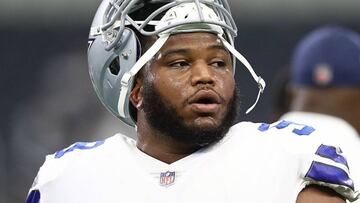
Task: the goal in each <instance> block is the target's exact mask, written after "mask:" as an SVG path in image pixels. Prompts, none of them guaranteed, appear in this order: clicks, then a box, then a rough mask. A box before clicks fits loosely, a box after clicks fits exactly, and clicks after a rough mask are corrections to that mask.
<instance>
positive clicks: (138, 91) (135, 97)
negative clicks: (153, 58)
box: [129, 78, 143, 110]
mask: <svg viewBox="0 0 360 203" xmlns="http://www.w3.org/2000/svg"><path fill="white" fill-rule="evenodd" d="M142 91H143V82H142V80H141V79H140V78H137V79H136V81H135V85H134V88H133V89H132V91H131V93H130V98H129V99H130V102H131V104H132V105H133V106H134V107H135V108H136V109H137V110H141V109H142V107H143V96H142Z"/></svg>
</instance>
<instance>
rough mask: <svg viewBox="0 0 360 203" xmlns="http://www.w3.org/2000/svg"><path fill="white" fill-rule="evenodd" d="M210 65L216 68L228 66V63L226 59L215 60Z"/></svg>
mask: <svg viewBox="0 0 360 203" xmlns="http://www.w3.org/2000/svg"><path fill="white" fill-rule="evenodd" d="M210 65H211V66H213V67H215V68H224V67H226V66H227V63H225V62H224V61H214V62H212V63H211V64H210Z"/></svg>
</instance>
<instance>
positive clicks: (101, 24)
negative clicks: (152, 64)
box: [88, 0, 265, 127]
mask: <svg viewBox="0 0 360 203" xmlns="http://www.w3.org/2000/svg"><path fill="white" fill-rule="evenodd" d="M199 31H201V32H212V33H215V34H217V35H218V37H219V38H220V39H221V40H222V42H223V44H224V46H225V47H226V48H227V49H228V50H229V51H230V52H231V53H232V54H233V56H234V60H233V61H234V64H233V67H234V68H235V61H236V60H235V57H236V58H237V59H239V60H240V61H241V62H242V63H243V64H244V65H245V67H246V68H247V69H248V70H249V71H250V73H251V75H252V77H253V78H254V79H255V81H256V82H257V83H258V85H259V93H258V97H257V99H256V102H255V104H254V105H253V106H252V107H250V108H249V109H248V111H247V112H249V111H251V110H252V109H253V108H254V106H255V105H256V103H257V101H258V99H259V96H260V93H262V92H263V90H264V88H265V81H264V80H263V79H262V78H261V77H259V76H257V75H256V73H255V72H254V71H253V69H252V67H251V65H250V64H249V63H248V61H247V60H246V59H245V58H244V57H243V56H242V55H241V54H240V53H239V52H237V51H236V49H235V48H234V38H235V37H236V35H237V28H236V25H235V22H234V20H233V18H232V16H231V12H230V7H229V5H228V3H227V1H226V0H103V2H102V3H101V4H100V6H99V8H98V10H97V12H96V15H95V17H94V20H93V23H92V26H91V30H90V35H89V48H88V63H89V72H90V77H91V81H92V84H93V86H94V89H95V91H96V93H97V95H98V97H99V98H100V100H101V102H102V103H103V104H104V106H105V107H106V108H107V109H108V110H109V111H110V112H112V113H113V114H114V115H115V116H116V117H118V118H119V119H120V120H122V121H123V122H125V123H126V124H128V125H130V126H133V127H134V126H135V122H136V121H134V118H133V117H132V115H131V113H130V108H131V104H129V95H130V92H131V90H132V86H133V81H134V78H135V76H136V74H137V73H138V71H139V70H140V69H141V68H142V67H143V66H144V65H145V64H146V63H147V62H148V61H149V60H150V59H151V58H152V57H153V56H154V55H155V54H156V53H157V52H158V51H159V50H160V48H161V47H162V46H163V45H164V43H165V42H166V40H167V39H168V37H169V36H170V35H171V34H174V33H181V32H199ZM137 35H144V36H157V38H158V39H157V41H156V42H155V43H154V44H153V45H152V46H151V47H150V48H149V49H148V50H147V51H146V52H145V53H143V54H141V53H142V52H141V44H140V42H139V40H138V36H137Z"/></svg>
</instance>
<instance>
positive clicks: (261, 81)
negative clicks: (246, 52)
mask: <svg viewBox="0 0 360 203" xmlns="http://www.w3.org/2000/svg"><path fill="white" fill-rule="evenodd" d="M219 38H220V39H221V41H222V42H223V44H224V46H225V47H226V48H227V49H228V50H229V51H230V52H231V53H232V54H233V55H234V56H235V57H236V58H237V59H238V60H239V61H240V62H241V63H242V64H244V66H245V67H246V68H247V69H248V71H249V72H250V74H251V76H252V77H253V78H254V80H255V81H256V83H257V84H258V87H259V92H258V95H257V97H256V101H255V103H254V104H253V105H252V106H251V107H250V108H248V109H247V110H246V114H248V113H250V111H252V110H253V109H254V107H255V106H256V104H257V102H258V101H259V98H260V95H261V94H262V93H263V92H264V89H265V86H266V83H265V81H264V79H262V78H261V77H260V76H258V75H256V73H255V71H254V69H253V68H252V67H251V65H250V63H249V62H248V61H247V60H246V58H245V57H244V56H243V55H241V54H240V53H239V52H238V51H237V50H236V49H235V48H234V47H233V46H232V45H231V44H229V42H227V41H226V40H225V39H224V38H223V37H222V36H220V35H219Z"/></svg>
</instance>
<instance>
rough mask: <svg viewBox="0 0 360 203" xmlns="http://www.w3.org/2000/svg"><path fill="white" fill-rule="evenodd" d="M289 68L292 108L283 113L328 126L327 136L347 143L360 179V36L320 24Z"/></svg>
mask: <svg viewBox="0 0 360 203" xmlns="http://www.w3.org/2000/svg"><path fill="white" fill-rule="evenodd" d="M290 70H291V80H290V84H289V85H290V86H291V87H292V88H291V95H292V99H291V102H290V109H291V111H290V112H289V113H286V114H285V115H284V116H283V117H282V118H283V119H290V120H292V121H294V122H309V123H312V124H314V125H315V126H317V128H318V129H321V130H324V131H327V133H324V134H323V135H322V136H323V138H322V139H323V140H324V142H325V141H330V142H337V143H339V144H340V145H341V146H342V149H343V151H344V153H346V154H347V158H348V161H349V162H351V163H352V164H351V166H350V171H351V173H352V177H353V178H354V179H355V182H356V180H357V181H360V134H359V133H360V35H359V34H358V33H356V32H354V31H352V30H350V29H348V28H345V27H340V26H323V27H320V28H318V29H316V30H314V31H312V32H311V33H309V34H308V35H306V36H305V37H304V39H302V40H301V41H300V42H299V44H298V45H297V47H296V49H295V51H294V56H293V59H292V65H291V69H290ZM355 187H356V188H359V187H360V185H359V183H358V182H357V184H356V185H355Z"/></svg>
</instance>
